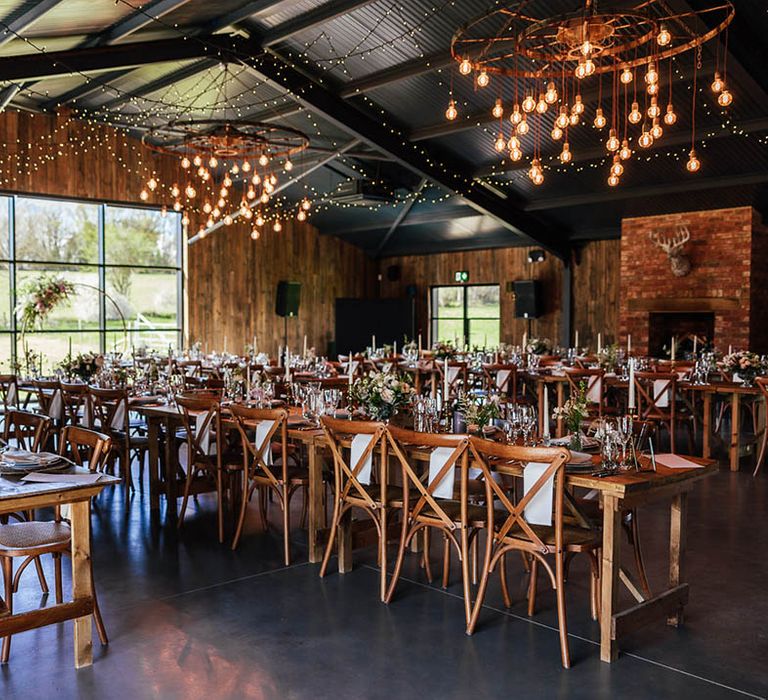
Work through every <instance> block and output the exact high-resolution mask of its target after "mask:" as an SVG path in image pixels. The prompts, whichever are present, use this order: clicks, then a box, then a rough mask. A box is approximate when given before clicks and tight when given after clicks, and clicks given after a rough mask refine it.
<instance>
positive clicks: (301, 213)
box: [296, 209, 307, 221]
mask: <svg viewBox="0 0 768 700" xmlns="http://www.w3.org/2000/svg"><path fill="white" fill-rule="evenodd" d="M296 218H297V219H298V220H299V221H306V220H307V212H305V211H304V210H303V209H299V211H298V213H297V214H296Z"/></svg>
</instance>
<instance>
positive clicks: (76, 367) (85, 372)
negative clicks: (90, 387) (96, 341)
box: [59, 352, 104, 382]
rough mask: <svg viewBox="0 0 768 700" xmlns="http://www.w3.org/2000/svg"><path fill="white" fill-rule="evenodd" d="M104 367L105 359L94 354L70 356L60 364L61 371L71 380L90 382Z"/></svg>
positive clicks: (86, 353)
mask: <svg viewBox="0 0 768 700" xmlns="http://www.w3.org/2000/svg"><path fill="white" fill-rule="evenodd" d="M103 366H104V358H103V357H102V356H101V355H98V354H96V353H93V352H83V353H80V354H79V355H77V356H75V357H72V356H71V355H68V356H67V357H65V358H64V360H63V361H62V362H61V364H59V369H60V370H61V371H62V372H63V373H64V374H65V375H66V376H67V377H69V378H72V379H74V378H77V379H81V380H82V381H84V382H88V381H90V380H91V379H92V378H93V376H94V375H95V374H96V373H97V372H98V371H99V370H100V369H101V368H102V367H103Z"/></svg>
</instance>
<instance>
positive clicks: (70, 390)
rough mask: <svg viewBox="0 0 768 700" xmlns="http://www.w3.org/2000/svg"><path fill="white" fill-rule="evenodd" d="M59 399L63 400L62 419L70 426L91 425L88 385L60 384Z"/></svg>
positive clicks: (91, 416)
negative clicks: (81, 422)
mask: <svg viewBox="0 0 768 700" xmlns="http://www.w3.org/2000/svg"><path fill="white" fill-rule="evenodd" d="M61 398H62V399H63V400H64V417H65V419H66V422H67V423H69V424H70V425H80V421H81V420H82V421H83V423H84V425H91V424H92V423H93V415H92V411H91V402H90V400H89V395H88V385H87V384H82V383H74V382H73V383H69V382H61Z"/></svg>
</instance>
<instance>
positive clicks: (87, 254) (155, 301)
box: [0, 195, 183, 371]
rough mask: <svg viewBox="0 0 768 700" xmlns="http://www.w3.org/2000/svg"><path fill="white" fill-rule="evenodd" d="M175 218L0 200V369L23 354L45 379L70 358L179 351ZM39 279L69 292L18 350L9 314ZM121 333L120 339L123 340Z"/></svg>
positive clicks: (98, 205) (16, 326)
mask: <svg viewBox="0 0 768 700" xmlns="http://www.w3.org/2000/svg"><path fill="white" fill-rule="evenodd" d="M182 255H183V245H182V227H181V215H180V214H178V213H176V212H163V211H161V210H159V209H156V208H150V207H142V206H125V205H119V204H112V203H106V202H94V201H88V200H75V199H53V198H46V197H38V196H28V195H0V363H2V364H1V366H2V367H3V368H4V369H6V368H9V367H11V366H13V363H14V362H15V361H16V359H17V358H18V360H19V361H20V362H22V364H23V361H24V355H25V352H26V350H27V349H29V350H31V351H33V352H34V353H36V354H37V355H38V356H40V355H41V356H42V359H43V369H44V370H45V371H49V370H50V369H52V368H53V367H54V366H55V365H56V364H57V363H59V362H60V361H61V360H62V359H63V358H64V357H65V356H66V355H67V353H68V352H69V350H70V343H71V350H72V353H73V354H76V353H78V352H86V351H99V352H105V351H110V350H118V351H123V352H130V351H131V350H132V349H134V348H140V347H142V346H144V347H147V348H150V349H151V348H156V349H167V348H168V345H169V344H170V345H173V346H178V345H179V344H180V343H181V338H182V334H183V317H182V308H183V306H182V294H183V275H182V269H183V264H182ZM42 276H57V277H64V278H65V279H67V280H68V281H70V282H72V283H73V284H74V290H75V291H74V293H73V295H72V298H71V300H70V301H69V302H68V303H65V304H62V305H60V306H58V307H57V308H56V309H55V310H54V311H53V312H52V313H51V314H50V316H49V317H48V318H47V319H46V320H45V322H44V324H43V326H42V327H41V328H29V329H27V332H26V334H25V341H24V342H25V347H24V348H22V347H21V343H20V336H21V330H22V329H21V324H20V322H19V321H18V319H17V318H16V315H15V313H14V308H15V306H16V304H17V301H18V300H19V299H21V298H23V295H24V291H25V289H26V287H27V285H28V284H30V283H32V282H35V281H37V280H39V279H40V278H41V277H42ZM124 328H125V329H127V333H126V332H125V330H124Z"/></svg>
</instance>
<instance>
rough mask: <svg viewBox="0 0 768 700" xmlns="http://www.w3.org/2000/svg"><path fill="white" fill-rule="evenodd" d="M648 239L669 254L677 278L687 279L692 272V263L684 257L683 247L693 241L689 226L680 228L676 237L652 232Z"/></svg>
mask: <svg viewBox="0 0 768 700" xmlns="http://www.w3.org/2000/svg"><path fill="white" fill-rule="evenodd" d="M648 238H650V239H651V241H653V244H654V245H656V246H658V247H659V248H661V249H662V250H663V251H664V252H665V253H666V254H667V257H668V258H669V264H670V267H671V268H672V274H673V275H674V276H675V277H685V275H687V274H688V273H689V272H690V271H691V261H690V260H689V259H688V257H687V256H686V255H683V246H684V245H685V244H686V243H687V242H688V241H689V240H691V233H690V231H689V230H688V227H687V226H678V227H677V233H675V235H674V236H665V235H662V234H659V233H657V232H656V231H652V232H651V233H649V234H648Z"/></svg>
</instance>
